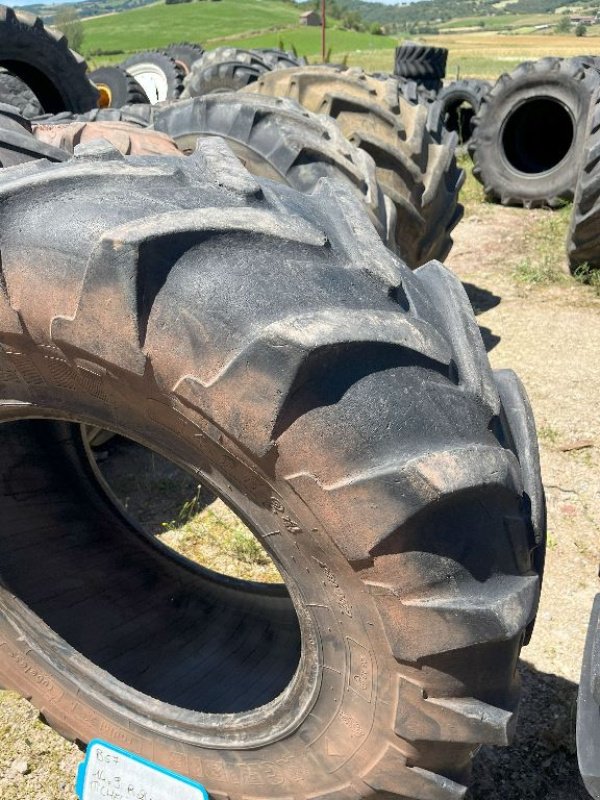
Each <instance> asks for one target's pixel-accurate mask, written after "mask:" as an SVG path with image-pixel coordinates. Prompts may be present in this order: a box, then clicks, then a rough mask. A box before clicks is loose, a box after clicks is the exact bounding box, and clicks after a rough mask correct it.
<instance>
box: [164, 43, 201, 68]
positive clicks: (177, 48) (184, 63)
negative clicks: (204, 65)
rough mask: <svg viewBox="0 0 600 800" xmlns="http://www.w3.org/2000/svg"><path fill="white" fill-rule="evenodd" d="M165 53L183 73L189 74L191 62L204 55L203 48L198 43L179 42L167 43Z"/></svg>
mask: <svg viewBox="0 0 600 800" xmlns="http://www.w3.org/2000/svg"><path fill="white" fill-rule="evenodd" d="M166 53H167V55H168V56H171V58H172V59H173V61H175V63H176V64H177V66H178V67H180V69H181V70H183V74H184V75H189V73H190V72H191V71H192V64H193V63H194V62H195V61H198V59H199V58H202V56H203V55H204V48H203V47H201V46H200V45H199V44H190V43H189V42H179V43H178V44H172V45H169V47H167V49H166Z"/></svg>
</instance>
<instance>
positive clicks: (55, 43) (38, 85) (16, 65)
mask: <svg viewBox="0 0 600 800" xmlns="http://www.w3.org/2000/svg"><path fill="white" fill-rule="evenodd" d="M0 67H4V68H5V69H7V70H8V71H9V72H11V73H12V74H13V75H16V76H17V78H20V79H21V80H22V81H23V82H24V83H26V84H27V86H29V88H30V89H31V91H32V92H33V93H34V95H35V96H36V97H37V99H38V101H39V103H40V105H41V107H42V108H43V110H44V111H45V112H47V113H57V112H59V111H75V112H80V111H88V110H89V109H90V108H94V107H95V106H96V105H97V103H98V92H97V91H96V89H95V87H94V86H93V85H92V83H91V82H90V81H89V80H88V78H87V75H86V63H85V61H84V60H83V58H82V57H81V56H80V55H78V54H77V53H75V52H73V50H69V47H68V45H67V40H66V38H65V36H64V35H63V34H62V33H60V32H59V31H54V30H50V29H48V28H46V27H45V26H44V23H43V22H42V20H41V19H40V18H39V17H34V16H33V15H32V14H28V13H27V12H25V11H14V10H13V9H12V8H8V7H7V6H0Z"/></svg>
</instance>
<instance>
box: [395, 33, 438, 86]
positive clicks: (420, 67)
mask: <svg viewBox="0 0 600 800" xmlns="http://www.w3.org/2000/svg"><path fill="white" fill-rule="evenodd" d="M447 60H448V50H447V49H446V48H445V47H427V46H425V45H421V44H416V43H415V42H404V43H403V44H401V45H400V47H397V48H396V54H395V59H394V75H396V76H398V77H400V78H409V79H412V80H414V81H416V82H417V83H420V84H422V85H423V86H425V87H426V88H427V89H430V90H432V91H434V92H437V91H439V90H440V89H441V88H442V81H443V79H444V78H445V76H446V62H447Z"/></svg>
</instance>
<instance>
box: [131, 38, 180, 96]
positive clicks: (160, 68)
mask: <svg viewBox="0 0 600 800" xmlns="http://www.w3.org/2000/svg"><path fill="white" fill-rule="evenodd" d="M121 66H122V67H123V69H125V70H126V71H127V72H128V73H129V74H130V75H132V76H133V77H134V78H135V79H136V81H137V82H138V83H139V84H140V85H141V87H142V89H143V90H144V92H145V93H146V95H147V96H148V99H149V100H150V102H151V103H153V104H154V103H159V102H161V101H163V100H177V98H178V97H179V95H180V94H181V92H182V90H183V75H184V73H183V70H182V69H181V67H179V66H178V65H177V64H176V63H175V61H174V60H173V59H172V58H171V57H170V56H168V55H167V54H166V53H163V52H160V51H151V50H146V51H144V52H143V53H137V54H136V55H134V56H131V57H130V58H127V59H126V60H125V61H123V63H122V64H121Z"/></svg>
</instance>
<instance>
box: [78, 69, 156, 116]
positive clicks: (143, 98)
mask: <svg viewBox="0 0 600 800" xmlns="http://www.w3.org/2000/svg"><path fill="white" fill-rule="evenodd" d="M88 78H89V79H90V80H91V81H92V83H93V84H94V85H95V86H96V88H97V89H98V92H99V93H100V103H99V104H100V105H101V107H102V108H121V107H122V106H126V105H128V104H135V103H149V102H150V101H149V100H148V95H147V94H146V92H145V91H144V90H143V89H142V87H141V86H140V84H139V83H138V82H137V81H136V79H135V78H134V77H133V76H132V75H130V74H129V73H128V72H127V71H126V70H125V69H123V67H100V68H99V69H95V70H94V71H93V72H90V73H89V75H88ZM105 93H106V94H108V95H109V98H108V100H109V102H108V104H107V105H104V104H103V102H102V99H103V97H104V96H105Z"/></svg>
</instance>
